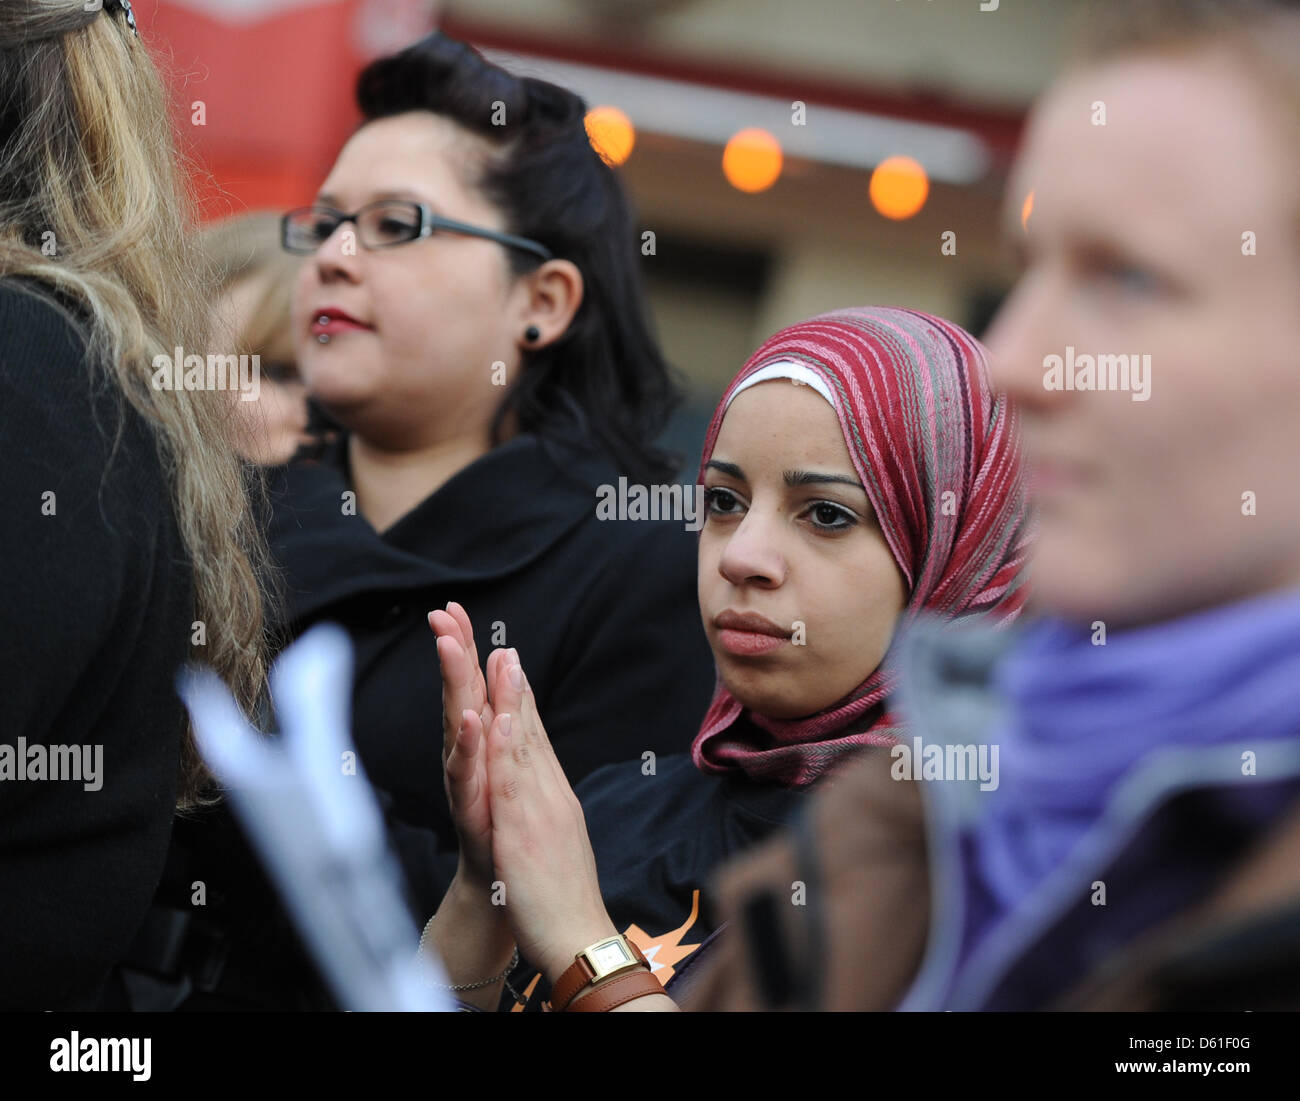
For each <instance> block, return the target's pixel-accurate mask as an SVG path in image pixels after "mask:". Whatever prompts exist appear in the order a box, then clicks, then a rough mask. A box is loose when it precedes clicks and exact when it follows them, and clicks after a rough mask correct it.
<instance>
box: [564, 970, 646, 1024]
mask: <svg viewBox="0 0 1300 1101" xmlns="http://www.w3.org/2000/svg"><path fill="white" fill-rule="evenodd" d="M663 992H664V988H663V984H662V983H660V981H659V980H658V979H656V978H655V977H654V976H653V975H652V974H650V972H649V971H642V970H641V969H640V968H639V967H638V968H637V969H636V970H635V971H626V972H624V973H623V974H622V975H619V976H617V977H616V978H613V979H610V980H609V981H608V982H603V983H601V984H600V985H599V986H598V987H596V988H595V989H594V990H592V991H591V993H589V994H582V995H580V996H579V997H578V999H577V1000H576V1001H574V1002H573V1003H571V1004H570V1006H569V1012H570V1013H608V1012H609V1011H610V1010H611V1009H614V1008H615V1007H617V1006H620V1005H622V1004H623V1003H624V1002H630V1001H632V1000H633V999H634V998H644V997H645V996H646V995H647V994H662V993H663Z"/></svg>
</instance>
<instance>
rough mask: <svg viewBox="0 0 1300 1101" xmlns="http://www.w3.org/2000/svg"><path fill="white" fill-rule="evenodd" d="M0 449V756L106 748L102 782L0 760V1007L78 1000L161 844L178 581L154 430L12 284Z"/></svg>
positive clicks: (108, 955)
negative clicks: (0, 511) (1, 511)
mask: <svg viewBox="0 0 1300 1101" xmlns="http://www.w3.org/2000/svg"><path fill="white" fill-rule="evenodd" d="M0 448H3V457H2V458H0V501H3V502H4V507H5V527H4V543H3V550H2V551H0V554H2V555H3V561H0V578H3V582H4V597H3V600H2V601H0V609H2V610H0V617H3V620H2V621H3V627H2V628H0V707H2V708H3V714H4V723H3V728H2V729H0V758H5V759H7V760H8V762H9V764H10V765H12V764H13V761H14V758H13V757H12V756H10V755H11V754H16V752H17V750H18V749H19V747H20V745H21V743H20V742H19V739H24V740H25V742H26V747H27V756H28V757H29V759H31V755H32V752H33V747H36V746H38V745H39V746H44V747H50V746H72V747H85V746H89V747H92V748H91V758H90V764H91V768H92V769H93V768H94V767H95V766H94V753H95V749H94V748H93V747H95V746H99V747H102V749H101V752H102V757H101V758H100V760H101V767H100V770H99V776H98V780H97V781H95V782H97V783H98V784H99V785H100V786H99V787H98V789H97V790H93V784H94V782H92V790H87V787H86V783H87V782H86V781H85V780H84V779H83V780H82V781H81V782H78V781H76V780H69V779H58V780H55V779H44V780H33V779H30V778H28V779H20V778H18V777H17V775H16V774H14V773H11V772H10V770H9V768H7V767H6V764H5V760H4V759H0V946H2V947H0V1009H12V1008H27V1009H58V1008H65V1009H71V1008H91V1007H93V1006H95V1005H96V1004H97V1002H98V998H99V993H100V988H101V987H102V985H103V983H104V980H105V978H106V976H107V975H108V972H109V969H110V967H111V965H112V964H113V963H114V962H115V961H116V960H118V959H119V958H120V957H121V956H122V954H123V953H124V952H125V951H126V948H127V946H128V944H129V943H130V941H131V938H132V936H133V935H134V933H135V932H136V930H137V928H138V927H139V925H140V923H141V921H142V920H143V918H144V916H145V913H146V911H147V910H148V908H149V901H150V899H151V898H152V896H153V892H154V888H155V886H156V885H157V883H158V879H159V876H160V874H161V872H162V868H163V861H164V858H165V856H166V853H167V844H168V838H169V835H170V832H171V822H172V812H173V807H174V804H175V800H176V777H177V767H178V762H179V752H180V744H181V738H182V735H183V732H184V729H185V726H184V722H185V720H184V711H183V709H182V706H181V703H180V700H179V699H178V698H177V696H176V693H175V691H174V689H173V683H174V679H175V675H176V670H177V669H178V668H179V666H180V664H181V662H183V661H184V660H185V659H186V657H187V656H188V653H189V637H190V626H191V622H192V618H193V589H192V574H191V570H190V566H189V563H188V561H187V558H186V555H185V551H184V546H183V544H182V542H181V538H180V535H179V532H178V529H177V525H176V521H175V517H174V515H173V511H172V505H171V496H170V493H169V489H168V485H167V482H166V479H165V478H164V476H163V471H162V467H161V464H160V462H159V459H158V454H157V450H156V447H155V441H154V437H153V434H152V431H151V429H150V427H149V426H148V425H147V424H146V423H145V421H144V420H143V419H142V418H141V417H140V416H138V415H137V414H136V413H135V412H134V411H133V410H132V409H131V407H130V406H129V405H127V404H126V402H125V401H124V400H122V399H121V397H120V394H119V392H118V390H117V388H116V386H115V385H114V384H113V383H112V381H111V380H110V379H108V378H107V376H106V374H105V372H104V371H103V370H101V369H96V370H95V371H93V372H92V371H91V370H90V368H89V367H88V365H87V361H86V351H85V341H84V336H83V335H82V333H81V332H79V331H78V327H77V325H74V324H73V322H72V321H71V320H70V318H69V316H68V315H66V314H65V313H64V312H62V311H61V310H60V309H58V308H56V307H55V306H54V305H53V304H52V303H51V301H50V300H49V299H48V298H45V297H37V296H36V295H35V294H34V293H27V292H26V291H24V290H22V289H20V288H19V287H18V286H17V285H16V284H15V283H14V282H13V281H10V280H5V281H0ZM47 493H48V494H53V497H46V496H45V494H47ZM41 752H42V751H41V750H36V753H37V754H40V753H41ZM83 753H84V750H83ZM65 759H66V758H65ZM84 761H85V758H84V757H83V763H84ZM60 775H67V771H65V770H64V769H60Z"/></svg>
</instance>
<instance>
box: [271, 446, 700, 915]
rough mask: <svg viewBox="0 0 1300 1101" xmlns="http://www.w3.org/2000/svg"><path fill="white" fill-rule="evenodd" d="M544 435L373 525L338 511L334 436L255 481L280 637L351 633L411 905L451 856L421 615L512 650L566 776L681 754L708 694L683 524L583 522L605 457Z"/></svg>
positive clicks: (359, 713) (366, 748)
mask: <svg viewBox="0 0 1300 1101" xmlns="http://www.w3.org/2000/svg"><path fill="white" fill-rule="evenodd" d="M557 446H558V445H555V444H550V445H549V446H544V445H543V444H542V442H541V441H539V440H538V439H537V438H536V437H534V436H519V437H516V438H515V439H513V440H510V441H508V442H507V443H505V444H503V445H501V446H500V447H497V448H496V449H494V450H493V451H491V452H489V453H488V454H487V455H485V456H483V457H482V458H480V459H479V460H477V461H476V462H474V463H472V464H471V465H470V466H469V467H467V468H466V469H465V470H463V471H461V472H460V473H459V474H457V475H456V476H455V477H453V478H452V479H450V480H449V481H448V482H447V483H446V484H445V485H443V486H442V487H441V488H440V489H439V490H438V491H437V492H436V493H434V494H433V495H432V496H430V497H429V498H427V499H426V500H425V501H424V502H423V503H421V504H420V505H418V506H417V507H416V508H415V509H413V510H412V511H411V512H410V513H408V514H407V515H406V516H404V517H402V518H401V519H400V520H398V521H397V523H396V524H394V525H393V526H392V527H391V528H389V529H388V530H387V531H385V532H384V533H383V534H379V533H377V532H376V531H375V530H374V529H373V528H372V527H371V526H370V524H369V523H368V522H367V521H366V519H365V518H364V517H363V516H361V515H360V513H359V512H357V511H356V510H355V509H352V508H346V509H345V508H344V502H345V500H346V498H345V497H344V494H345V493H346V492H347V491H348V489H349V481H348V471H347V464H346V453H347V452H346V441H345V440H340V441H339V442H338V443H337V444H336V445H334V446H333V447H332V448H331V449H330V450H329V451H328V452H327V453H326V455H325V458H324V460H323V461H322V462H321V463H319V464H311V465H308V464H302V465H296V466H290V467H287V468H284V469H283V470H282V472H281V474H280V475H279V476H278V477H277V478H276V479H275V481H274V483H273V485H272V487H271V492H272V501H273V505H274V513H273V518H272V524H271V530H270V535H269V539H270V543H271V549H272V553H273V555H274V556H275V559H276V562H277V563H278V564H279V566H280V567H281V569H282V571H283V573H282V577H281V587H282V590H283V603H284V619H285V623H286V624H287V626H288V629H289V632H290V633H291V634H292V635H295V636H296V635H298V634H301V633H302V631H303V630H305V629H306V628H307V627H308V626H310V625H311V624H313V623H317V622H320V621H323V620H332V621H334V622H337V623H340V624H342V625H343V626H344V627H345V628H346V629H347V631H348V633H349V635H350V636H351V637H352V640H353V642H354V644H355V646H356V684H355V690H354V696H353V701H354V714H353V726H352V730H353V738H354V740H355V741H356V744H357V750H358V753H359V755H360V758H361V762H362V764H363V765H364V767H365V770H366V773H367V775H368V776H369V778H370V780H371V782H372V783H373V784H374V785H375V786H376V787H377V788H379V789H380V790H381V791H382V792H383V793H385V795H386V796H387V797H388V798H389V799H390V800H391V806H390V809H391V820H392V821H393V823H394V825H395V826H396V828H397V832H396V833H395V837H396V839H397V842H398V845H399V850H400V855H401V856H402V859H403V863H404V865H405V866H406V869H407V874H408V878H409V879H410V882H411V887H412V889H413V892H414V894H415V897H416V904H417V910H418V911H419V913H421V914H422V915H423V916H425V917H427V916H429V915H430V914H432V913H433V911H434V909H436V907H437V904H438V902H439V901H440V900H441V897H442V894H443V891H444V890H445V888H446V885H447V882H448V880H449V874H450V872H449V870H450V869H454V861H448V860H446V859H443V860H441V861H439V860H438V859H437V855H436V854H437V853H441V854H443V856H444V857H445V856H446V855H447V854H451V855H452V856H454V854H455V852H456V838H455V833H454V831H453V828H452V823H451V816H450V813H449V811H448V809H447V802H446V796H445V794H444V791H443V780H442V758H441V749H442V733H441V730H442V728H441V714H442V687H441V681H440V680H439V675H438V654H437V649H436V647H435V641H436V640H435V638H434V635H433V632H432V631H431V630H430V629H429V625H428V622H427V619H426V616H427V613H428V612H429V611H430V610H431V609H433V608H442V607H444V606H445V605H446V604H447V602H448V601H449V600H456V601H458V602H459V603H461V604H462V605H463V606H464V607H465V610H466V611H467V612H468V613H469V616H470V619H471V621H472V623H473V624H474V635H475V639H476V642H477V645H478V650H479V657H480V659H481V660H482V661H484V662H486V661H487V656H488V654H489V653H490V651H491V650H492V649H493V647H494V645H500V646H513V647H514V648H515V649H517V650H518V651H519V657H520V660H521V661H522V663H523V666H524V669H525V671H526V672H527V674H528V680H529V683H530V684H531V685H532V687H533V691H534V693H535V694H536V697H537V704H538V708H539V710H540V713H541V715H542V719H543V721H544V722H545V723H546V729H547V732H548V734H549V735H550V737H551V740H552V742H553V744H554V745H555V750H556V754H557V756H558V757H559V759H560V763H561V764H562V765H563V766H564V769H565V772H566V774H567V775H568V777H569V780H570V782H571V783H574V784H577V783H578V782H579V781H580V780H581V779H582V778H583V777H584V776H586V775H587V774H588V773H589V772H591V771H592V770H593V769H594V768H597V767H598V766H600V765H603V764H607V763H610V762H614V761H621V760H626V759H627V758H630V757H637V758H639V757H640V756H641V754H642V753H644V752H645V751H646V750H650V751H652V752H654V753H656V754H665V753H673V752H681V751H682V750H684V749H686V748H687V747H688V746H689V745H690V742H691V739H692V738H693V737H694V735H695V733H696V731H697V729H698V727H699V721H700V719H701V717H702V716H703V714H704V711H705V709H706V708H707V706H708V702H709V697H710V694H711V692H712V689H713V684H714V666H713V658H712V654H711V652H710V650H709V648H708V643H707V641H706V639H705V637H704V629H703V627H702V626H701V623H700V613H699V605H698V602H697V599H696V581H695V561H696V540H697V536H696V534H695V533H694V532H691V531H688V530H686V528H685V526H684V524H683V523H682V522H680V521H677V522H673V521H601V520H599V519H597V516H596V504H597V489H598V487H599V486H601V485H604V484H611V485H613V484H616V483H617V481H618V473H617V471H616V470H615V469H614V467H613V466H612V465H611V463H610V462H609V460H608V459H606V458H604V457H603V456H602V455H600V454H598V453H596V452H594V451H591V450H577V449H573V448H570V447H564V448H563V450H560V451H557V450H556V448H557ZM557 460H558V461H557ZM407 827H414V831H413V832H412V831H411V830H410V829H408V828H407ZM434 843H436V848H435V844H434Z"/></svg>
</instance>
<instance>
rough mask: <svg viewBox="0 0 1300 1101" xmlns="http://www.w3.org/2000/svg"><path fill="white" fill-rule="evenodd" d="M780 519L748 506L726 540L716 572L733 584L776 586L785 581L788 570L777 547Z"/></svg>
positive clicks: (774, 514) (771, 587)
mask: <svg viewBox="0 0 1300 1101" xmlns="http://www.w3.org/2000/svg"><path fill="white" fill-rule="evenodd" d="M780 530H781V518H780V516H779V515H777V514H776V513H774V512H773V513H767V514H764V513H761V512H760V511H759V510H757V509H755V508H753V507H751V508H750V510H749V512H747V513H746V514H745V518H744V519H743V520H741V522H740V524H739V526H738V527H737V528H736V530H735V531H734V532H733V533H732V535H731V538H730V539H728V540H727V545H726V546H725V547H724V548H723V551H722V557H721V558H720V559H719V560H718V572H719V573H720V574H722V576H723V577H725V578H726V579H727V580H728V581H730V582H731V583H732V584H733V585H757V586H760V587H762V588H767V589H775V588H778V587H779V586H780V585H781V584H783V583H784V581H785V577H786V571H787V565H786V560H785V555H784V554H783V553H782V551H781V548H780Z"/></svg>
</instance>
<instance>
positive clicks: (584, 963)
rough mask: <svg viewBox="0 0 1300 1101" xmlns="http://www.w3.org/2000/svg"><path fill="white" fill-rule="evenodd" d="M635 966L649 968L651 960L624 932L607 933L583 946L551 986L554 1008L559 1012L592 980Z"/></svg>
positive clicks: (552, 1005) (594, 981) (601, 978)
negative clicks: (616, 934)
mask: <svg viewBox="0 0 1300 1101" xmlns="http://www.w3.org/2000/svg"><path fill="white" fill-rule="evenodd" d="M634 967H644V968H645V969H646V971H647V972H648V971H649V970H650V961H649V960H647V959H646V958H645V956H644V955H643V954H642V952H641V949H640V948H638V947H637V946H636V945H635V944H634V943H633V942H632V941H630V940H628V938H627V937H624V936H616V937H606V938H605V939H604V940H598V941H597V942H596V943H595V944H593V945H590V946H589V947H587V948H584V949H583V950H582V951H581V952H579V953H578V954H577V955H576V956H574V957H573V963H572V964H571V965H570V966H569V967H568V968H566V969H565V972H564V974H563V975H561V976H560V977H559V978H558V979H556V980H555V986H553V987H552V988H551V1009H552V1010H553V1011H554V1012H556V1013H560V1012H563V1010H564V1009H566V1008H567V1007H568V1005H569V1003H570V1002H572V1001H573V999H574V998H575V997H576V996H577V995H578V994H579V993H580V992H581V991H582V990H583V988H584V987H586V986H588V985H589V984H591V983H597V982H600V981H601V980H603V979H607V978H609V977H610V976H611V975H617V974H619V973H620V972H622V971H629V970H631V969H632V968H634Z"/></svg>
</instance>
